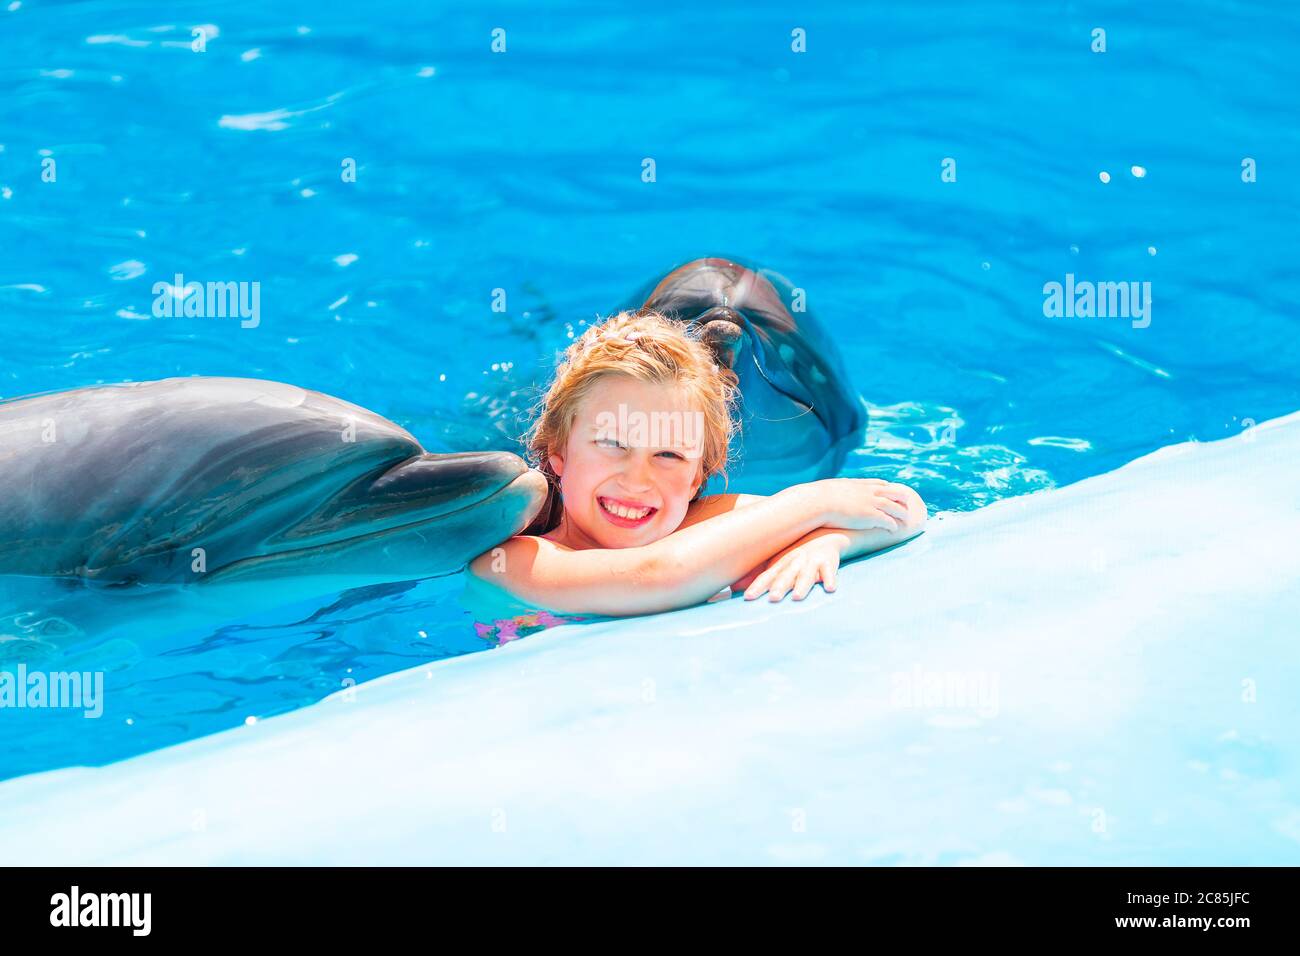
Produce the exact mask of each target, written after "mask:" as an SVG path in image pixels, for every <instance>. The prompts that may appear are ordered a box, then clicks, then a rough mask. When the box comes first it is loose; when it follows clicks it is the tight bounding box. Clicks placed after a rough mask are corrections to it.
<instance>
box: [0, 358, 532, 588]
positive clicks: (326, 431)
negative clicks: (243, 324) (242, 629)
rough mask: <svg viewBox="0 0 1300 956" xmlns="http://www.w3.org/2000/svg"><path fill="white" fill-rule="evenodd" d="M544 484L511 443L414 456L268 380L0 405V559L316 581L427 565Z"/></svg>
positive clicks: (515, 514) (44, 565) (442, 560)
mask: <svg viewBox="0 0 1300 956" xmlns="http://www.w3.org/2000/svg"><path fill="white" fill-rule="evenodd" d="M545 493H546V482H545V479H544V478H543V477H542V476H541V475H540V474H538V473H537V472H535V471H531V470H529V469H528V467H527V466H526V464H525V463H524V462H523V460H522V459H520V458H519V457H518V456H516V455H512V454H510V453H508V452H469V453H462V454H449V455H435V454H428V453H426V452H425V451H424V449H423V448H422V447H421V446H420V444H419V442H418V441H416V439H415V438H414V437H412V436H411V435H410V434H409V433H407V432H406V431H405V430H404V429H402V428H399V427H398V426H397V425H395V424H393V423H392V422H390V421H387V420H386V419H384V418H382V417H380V416H378V415H376V414H374V413H373V412H369V411H367V410H365V409H363V408H360V407H358V406H356V405H352V404H349V403H348V402H344V401H340V400H339V399H336V398H331V397H329V396H327V395H322V394H320V393H318V392H312V391H307V390H305V389H302V388H297V387H295V386H292V385H284V384H280V383H277V382H266V381H258V380H253V379H237V378H175V379H166V380H164V381H157V382H142V383H133V384H126V385H108V386H97V387H93V388H82V389H76V390H74V391H68V392H58V393H54V394H50V395H43V396H37V397H32V398H23V399H17V400H12V401H8V402H4V403H0V575H21V576H36V577H43V578H56V579H59V578H61V579H69V580H77V581H80V582H81V583H85V584H89V585H92V586H108V587H113V586H126V585H131V584H180V585H185V584H199V585H203V588H202V589H206V588H208V587H211V586H215V585H216V584H218V583H219V582H220V583H223V584H229V583H235V582H237V583H255V582H261V581H264V580H271V579H274V580H276V581H277V582H281V581H285V580H286V579H300V580H308V579H309V580H311V581H312V582H314V583H313V584H312V585H309V586H307V590H308V591H313V590H314V591H315V592H316V593H321V592H323V591H324V590H326V589H335V588H339V589H341V588H344V587H357V586H366V585H371V584H377V583H383V582H390V581H399V580H409V579H413V578H424V577H431V576H434V575H438V574H447V573H451V572H454V571H456V570H458V569H459V568H460V567H461V566H462V565H464V564H465V563H466V562H467V561H468V560H470V559H472V558H473V557H474V556H475V555H477V554H480V553H482V552H484V551H486V550H488V549H489V548H491V547H492V546H493V545H496V544H499V543H500V542H501V541H504V540H505V539H507V538H509V537H510V536H511V535H513V534H516V533H518V532H519V531H520V530H521V529H522V528H523V527H525V526H526V525H527V524H528V522H529V520H531V518H532V516H533V515H534V514H535V512H536V511H537V510H538V508H539V507H540V506H541V503H542V501H543V499H544V496H545ZM325 582H328V583H325ZM277 590H279V588H278V587H277ZM287 590H289V591H292V590H293V589H292V588H289V589H287Z"/></svg>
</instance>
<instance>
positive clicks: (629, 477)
mask: <svg viewBox="0 0 1300 956" xmlns="http://www.w3.org/2000/svg"><path fill="white" fill-rule="evenodd" d="M621 477H622V479H623V485H624V486H625V487H626V488H627V490H628V492H629V493H632V492H639V491H646V490H648V489H649V488H650V456H649V455H646V454H636V455H629V456H628V461H627V464H626V465H625V466H624V468H623V474H622V476H621Z"/></svg>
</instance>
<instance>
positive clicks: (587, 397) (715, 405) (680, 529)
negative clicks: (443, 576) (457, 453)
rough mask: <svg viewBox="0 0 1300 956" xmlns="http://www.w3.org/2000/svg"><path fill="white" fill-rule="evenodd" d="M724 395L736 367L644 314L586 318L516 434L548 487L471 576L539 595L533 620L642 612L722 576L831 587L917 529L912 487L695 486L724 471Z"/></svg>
mask: <svg viewBox="0 0 1300 956" xmlns="http://www.w3.org/2000/svg"><path fill="white" fill-rule="evenodd" d="M736 398H737V392H736V376H735V373H733V372H732V371H731V370H730V369H726V368H722V369H719V367H718V366H717V365H716V364H715V363H714V359H713V355H712V353H711V352H710V351H709V349H708V347H707V346H705V345H704V344H703V343H701V342H699V341H698V340H696V339H695V338H693V337H692V336H691V334H690V333H689V332H688V331H687V330H686V329H684V328H683V327H682V326H680V325H678V324H677V323H674V322H671V321H669V320H668V319H665V318H664V317H663V316H661V315H659V314H657V313H653V312H649V313H647V312H637V313H632V312H623V313H620V314H618V315H615V316H613V317H612V318H610V319H608V320H606V321H605V322H603V323H601V324H599V325H596V326H593V327H591V328H589V329H587V331H586V332H584V333H583V335H582V337H581V338H580V339H578V340H577V341H576V342H575V343H574V344H573V345H572V346H570V347H569V349H568V351H567V352H566V354H565V357H564V360H563V361H562V362H561V364H560V365H559V367H558V368H557V370H556V374H555V380H554V382H552V384H551V386H550V389H549V391H548V392H547V393H546V396H545V397H544V398H543V400H542V402H541V404H540V406H539V414H538V416H537V418H536V420H535V422H534V424H533V427H532V429H531V430H530V433H529V436H528V450H529V455H530V458H531V459H532V460H533V463H534V465H535V466H536V467H537V468H539V469H540V470H541V471H542V473H543V474H545V475H546V477H547V479H548V480H549V482H550V484H551V488H552V492H551V500H550V501H549V502H548V503H547V505H545V506H543V508H542V511H541V513H540V514H539V516H538V518H537V520H535V521H534V523H533V525H532V526H530V527H529V528H527V529H526V530H525V532H524V533H523V534H521V535H517V536H515V537H513V538H511V539H510V540H508V541H506V542H504V543H503V544H501V545H500V546H499V547H497V548H494V549H492V550H491V551H489V552H487V553H485V554H482V555H480V556H479V557H477V558H475V559H474V561H472V562H471V563H470V565H469V571H470V575H471V577H472V578H473V579H475V580H477V581H481V582H484V583H487V584H490V585H495V586H496V588H499V589H501V590H503V591H505V592H506V593H507V594H508V595H511V596H513V597H514V598H515V599H516V601H518V602H523V603H525V604H527V605H529V606H531V607H532V608H535V609H544V610H536V611H534V613H533V614H532V615H531V617H530V616H528V615H525V616H524V617H527V618H528V621H531V622H532V624H533V625H535V627H534V629H541V627H544V626H549V625H550V624H555V623H564V621H565V619H563V618H557V617H556V616H555V615H554V614H551V613H550V612H559V613H564V614H580V615H581V614H590V615H601V616H610V617H617V616H624V615H633V614H649V613H654V612H658V611H668V610H672V609H675V608H681V607H687V606H689V605H692V604H698V603H700V602H702V601H705V600H708V599H709V598H710V597H711V596H715V595H718V594H719V592H720V591H723V590H724V589H726V588H727V587H728V586H730V587H731V589H732V591H739V590H742V589H743V590H744V592H745V599H746V600H753V599H754V598H757V597H759V596H760V595H762V594H764V593H766V594H768V595H769V600H771V601H780V600H782V599H783V598H784V597H785V596H786V595H787V594H789V593H791V592H793V594H794V599H795V600H802V599H803V598H804V597H806V596H807V594H808V593H809V591H810V590H811V589H812V587H813V586H814V585H815V584H817V583H818V582H819V581H820V582H821V584H822V586H823V588H824V589H825V590H827V591H833V590H835V575H836V571H837V569H838V568H839V564H840V562H841V561H842V560H847V559H849V558H854V557H857V556H858V555H862V554H866V553H868V552H871V551H878V550H880V549H881V548H886V547H889V546H890V545H894V544H897V543H899V542H900V541H904V540H906V539H908V538H910V537H912V536H914V535H916V534H918V533H919V532H920V531H921V529H922V527H923V526H924V524H925V520H926V508H925V504H924V503H923V502H922V501H921V498H920V496H919V495H917V493H916V492H915V491H913V490H912V489H911V488H908V487H907V486H905V485H900V484H894V483H892V482H887V481H883V480H881V479H878V478H831V479H825V480H821V481H813V482H807V483H804V484H798V485H794V486H792V487H790V488H787V489H785V490H784V491H781V492H779V493H777V494H775V495H771V496H762V495H738V494H720V495H709V496H701V491H702V489H703V488H704V485H705V482H706V481H707V480H708V479H709V478H710V477H712V476H713V475H715V474H716V475H722V476H723V477H724V479H725V477H726V464H727V454H728V448H729V444H730V440H731V438H732V435H733V431H734V428H735V424H734V421H733V411H734V405H735V401H736ZM533 618H536V620H535V621H533ZM543 619H545V620H543ZM528 621H525V622H524V623H525V624H527V623H528ZM503 624H504V625H505V630H506V631H509V634H508V635H507V634H506V633H504V632H502V633H501V634H500V636H501V637H503V638H504V639H506V640H509V639H510V637H512V636H518V634H517V632H518V626H517V625H518V621H517V620H516V621H514V622H502V621H498V622H497V630H498V631H500V630H501V625H503ZM482 627H483V626H482V625H480V633H481V634H482V633H483V631H482ZM484 636H488V635H486V634H485V635H484Z"/></svg>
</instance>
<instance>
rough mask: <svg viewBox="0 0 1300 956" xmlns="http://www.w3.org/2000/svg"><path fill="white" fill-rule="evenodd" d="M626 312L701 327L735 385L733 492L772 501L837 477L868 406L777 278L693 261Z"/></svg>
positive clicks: (725, 262) (792, 290)
mask: <svg viewBox="0 0 1300 956" xmlns="http://www.w3.org/2000/svg"><path fill="white" fill-rule="evenodd" d="M627 308H630V309H633V310H636V309H646V310H654V311H656V312H660V313H662V314H664V315H665V316H667V317H668V318H671V319H675V320H677V321H679V322H683V323H685V324H686V325H687V326H688V327H690V328H693V329H696V330H697V331H698V332H699V335H700V338H701V340H702V341H703V342H704V343H705V344H706V345H708V346H709V348H710V349H711V350H712V351H713V354H714V355H715V357H716V358H717V361H718V364H719V365H724V366H726V367H727V368H730V369H731V370H732V371H734V372H735V373H736V375H737V377H738V378H739V380H740V437H739V441H740V446H741V454H740V460H739V467H738V469H737V473H736V475H735V477H734V478H730V479H729V481H728V486H729V487H731V488H733V489H739V490H747V491H751V492H753V493H755V494H771V493H773V492H776V491H779V490H780V489H782V488H785V487H788V486H789V485H792V484H796V483H798V482H800V481H810V480H813V479H816V478H824V477H828V476H830V475H834V474H836V473H837V472H838V471H839V469H840V466H841V465H842V464H843V462H844V456H845V455H846V454H847V453H848V451H849V450H851V449H852V448H854V447H855V446H856V445H858V444H859V443H860V442H861V440H862V438H863V436H864V434H865V430H866V423H867V413H866V406H865V404H864V403H863V401H862V399H861V397H860V396H859V395H858V394H857V393H856V392H855V391H854V390H853V389H852V388H851V387H850V385H849V379H848V375H847V374H846V372H845V369H844V365H843V362H842V360H841V358H840V356H839V353H838V351H837V350H836V349H835V347H834V343H833V341H832V339H831V338H830V336H829V335H828V333H827V332H826V330H825V329H824V328H823V327H822V326H821V324H820V323H819V322H818V321H817V320H816V319H815V318H814V317H813V316H812V314H811V313H809V312H807V311H806V310H805V309H804V308H803V301H802V295H801V293H800V291H799V290H798V289H797V288H796V287H795V286H794V285H793V284H792V283H791V282H790V281H789V280H788V279H786V278H785V277H784V276H782V275H780V274H779V273H777V272H773V271H772V270H770V269H750V268H748V267H746V266H743V265H741V264H739V263H737V262H734V261H732V260H730V259H719V258H706V259H696V260H694V261H692V262H688V263H686V264H685V265H683V266H679V267H677V268H675V269H673V270H672V271H671V272H669V273H668V274H667V275H666V276H664V277H663V278H661V279H657V280H655V281H654V282H652V283H651V284H650V285H648V286H647V287H645V288H644V289H642V291H641V292H640V293H639V294H638V295H637V296H636V297H635V298H634V299H633V300H632V302H631V303H630V304H629V305H628V306H627Z"/></svg>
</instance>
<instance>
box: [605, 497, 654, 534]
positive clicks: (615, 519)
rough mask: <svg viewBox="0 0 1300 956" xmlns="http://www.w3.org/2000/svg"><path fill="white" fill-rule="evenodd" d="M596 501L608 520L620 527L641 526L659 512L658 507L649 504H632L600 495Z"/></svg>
mask: <svg viewBox="0 0 1300 956" xmlns="http://www.w3.org/2000/svg"><path fill="white" fill-rule="evenodd" d="M596 502H597V503H598V504H599V505H600V511H601V514H603V515H604V516H605V518H606V520H608V521H609V522H610V523H611V524H615V525H618V526H619V527H620V528H639V527H641V525H643V524H645V523H646V522H647V521H649V520H650V519H651V518H653V517H654V516H655V515H656V514H658V513H659V509H658V508H651V507H650V506H648V505H640V506H632V505H628V504H624V503H623V502H620V501H618V500H616V499H614V498H605V497H602V496H600V495H597V496H596Z"/></svg>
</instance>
